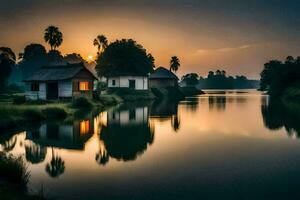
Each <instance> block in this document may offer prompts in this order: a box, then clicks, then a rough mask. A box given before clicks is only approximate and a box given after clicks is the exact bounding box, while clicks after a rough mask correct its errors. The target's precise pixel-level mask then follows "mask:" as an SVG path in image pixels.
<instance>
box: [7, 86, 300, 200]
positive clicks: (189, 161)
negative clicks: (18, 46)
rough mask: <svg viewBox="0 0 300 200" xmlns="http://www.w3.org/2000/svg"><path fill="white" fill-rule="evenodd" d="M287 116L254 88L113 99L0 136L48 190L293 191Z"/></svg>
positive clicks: (172, 194) (85, 195)
mask: <svg viewBox="0 0 300 200" xmlns="http://www.w3.org/2000/svg"><path fill="white" fill-rule="evenodd" d="M298 121H299V118H297V115H294V113H293V112H292V111H290V110H288V109H286V108H285V107H284V106H283V105H281V104H280V103H278V102H273V101H270V99H269V97H268V96H266V95H263V94H261V93H260V92H257V91H254V90H226V91H216V90H211V91H206V94H205V95H201V96H196V97H188V98H186V99H185V100H183V101H181V102H171V101H166V100H165V101H155V102H140V103H135V104H123V105H120V106H117V107H114V108H111V109H109V110H107V111H104V112H101V113H98V114H89V115H85V116H84V117H82V118H80V119H78V120H75V121H67V122H63V123H50V122H49V123H46V124H42V125H41V126H40V127H37V128H35V129H33V130H28V131H25V132H21V133H18V134H16V135H14V136H13V137H11V138H9V139H7V140H5V141H3V142H2V143H1V151H6V152H9V153H12V154H14V155H22V156H23V157H24V159H25V160H26V162H27V164H28V170H29V171H30V173H31V177H30V182H29V188H30V191H31V193H37V192H39V191H40V190H41V188H42V187H43V189H44V191H45V193H46V194H47V195H49V196H50V197H55V198H57V199H120V198H122V199H199V198H210V199H220V198H222V199H232V198H234V199H237V198H239V199H266V198H267V199H284V198H287V197H289V198H295V199H296V198H299V196H300V194H299V192H298V185H299V184H300V168H299V166H300V156H299V152H300V140H298V139H297V138H298V134H299V133H300V131H299V130H300V129H299V125H298V123H297V122H298Z"/></svg>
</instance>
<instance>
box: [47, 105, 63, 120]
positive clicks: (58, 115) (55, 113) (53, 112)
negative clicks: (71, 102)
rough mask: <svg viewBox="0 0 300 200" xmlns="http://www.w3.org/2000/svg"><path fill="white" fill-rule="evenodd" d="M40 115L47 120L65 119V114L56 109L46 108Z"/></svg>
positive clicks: (60, 109)
mask: <svg viewBox="0 0 300 200" xmlns="http://www.w3.org/2000/svg"><path fill="white" fill-rule="evenodd" d="M42 113H43V115H44V116H45V117H46V118H47V119H65V118H66V117H67V112H66V111H65V110H64V109H62V108H57V107H53V108H46V109H44V110H43V111H42Z"/></svg>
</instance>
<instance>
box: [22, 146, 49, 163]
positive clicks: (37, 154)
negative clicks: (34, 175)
mask: <svg viewBox="0 0 300 200" xmlns="http://www.w3.org/2000/svg"><path fill="white" fill-rule="evenodd" d="M46 155H47V148H46V147H41V146H40V145H38V144H35V143H33V142H32V143H30V144H26V145H25V157H26V160H27V161H28V162H31V163H32V164H38V163H40V162H43V161H44V160H45V158H46Z"/></svg>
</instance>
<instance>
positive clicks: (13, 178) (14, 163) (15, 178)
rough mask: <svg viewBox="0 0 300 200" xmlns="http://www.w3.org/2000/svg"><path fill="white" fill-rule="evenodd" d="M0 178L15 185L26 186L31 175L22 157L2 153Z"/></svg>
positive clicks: (0, 157) (0, 155) (0, 154)
mask: <svg viewBox="0 0 300 200" xmlns="http://www.w3.org/2000/svg"><path fill="white" fill-rule="evenodd" d="M0 177H3V178H4V179H5V180H6V181H9V182H10V183H13V184H18V185H26V184H27V182H28V180H29V173H28V172H27V168H26V165H25V163H24V161H23V159H22V158H21V157H13V156H8V155H5V154H4V153H0Z"/></svg>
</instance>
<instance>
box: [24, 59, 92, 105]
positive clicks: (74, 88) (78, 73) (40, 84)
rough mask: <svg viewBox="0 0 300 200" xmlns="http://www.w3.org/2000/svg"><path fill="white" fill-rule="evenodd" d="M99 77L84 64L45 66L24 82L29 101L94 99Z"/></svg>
mask: <svg viewBox="0 0 300 200" xmlns="http://www.w3.org/2000/svg"><path fill="white" fill-rule="evenodd" d="M96 79H97V77H96V76H95V75H94V74H93V73H92V72H91V71H90V70H88V69H87V68H86V67H85V66H84V64H83V63H77V64H66V65H61V66H57V65H55V66H44V67H41V68H40V69H39V70H37V71H36V72H35V73H33V74H32V75H31V76H30V77H28V78H27V79H25V80H24V82H25V87H26V92H25V96H26V98H27V99H32V100H37V99H42V100H56V99H63V98H73V97H79V96H84V97H88V98H92V96H93V88H94V81H95V80H96Z"/></svg>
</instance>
